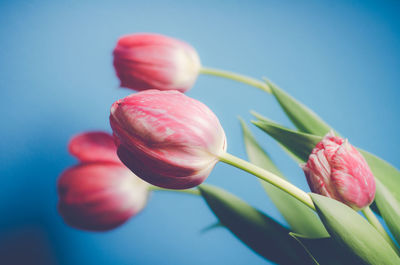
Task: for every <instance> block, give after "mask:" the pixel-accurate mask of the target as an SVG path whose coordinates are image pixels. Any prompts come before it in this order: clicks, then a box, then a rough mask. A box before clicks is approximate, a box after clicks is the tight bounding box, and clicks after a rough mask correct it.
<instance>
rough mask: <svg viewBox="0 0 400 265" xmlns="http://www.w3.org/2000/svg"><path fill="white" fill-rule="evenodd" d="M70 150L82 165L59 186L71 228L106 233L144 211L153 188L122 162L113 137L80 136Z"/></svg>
mask: <svg viewBox="0 0 400 265" xmlns="http://www.w3.org/2000/svg"><path fill="white" fill-rule="evenodd" d="M69 150H70V152H71V153H72V154H73V155H75V156H76V157H77V158H78V159H79V160H80V161H81V164H79V165H77V166H74V167H71V168H69V169H67V170H65V171H64V172H63V173H62V174H61V176H60V178H59V180H58V183H57V188H58V194H59V203H58V209H59V212H60V214H61V216H62V217H63V219H64V221H65V222H66V223H67V224H69V225H71V226H73V227H76V228H79V229H84V230H92V231H104V230H109V229H112V228H115V227H117V226H119V225H121V224H122V223H124V222H125V221H127V220H128V219H129V218H130V217H132V216H134V215H136V214H137V213H138V212H140V211H141V210H142V209H143V207H144V206H145V205H146V202H147V198H148V193H149V184H148V183H146V182H144V181H143V180H141V179H140V178H138V177H137V176H135V175H134V174H133V173H132V172H131V171H130V170H129V169H128V168H126V167H125V166H124V165H123V164H122V163H121V162H120V160H119V159H118V157H117V155H116V147H115V144H114V143H113V141H112V136H111V135H109V134H107V133H103V132H89V133H83V134H79V135H77V136H76V137H74V138H73V139H72V140H71V141H70V144H69Z"/></svg>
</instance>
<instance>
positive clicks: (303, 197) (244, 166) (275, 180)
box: [219, 153, 315, 211]
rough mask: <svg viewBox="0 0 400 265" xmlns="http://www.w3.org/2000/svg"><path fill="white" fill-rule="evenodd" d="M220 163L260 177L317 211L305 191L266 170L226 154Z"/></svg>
mask: <svg viewBox="0 0 400 265" xmlns="http://www.w3.org/2000/svg"><path fill="white" fill-rule="evenodd" d="M219 159H220V161H222V162H224V163H227V164H229V165H232V166H234V167H237V168H239V169H241V170H244V171H246V172H248V173H250V174H253V175H254V176H256V177H258V178H259V179H262V180H264V181H266V182H268V183H271V184H272V185H274V186H275V187H277V188H279V189H281V190H283V191H285V192H287V193H289V194H290V195H292V196H293V197H295V198H296V199H298V200H299V201H301V202H302V203H304V204H305V205H307V206H308V207H310V208H311V209H312V210H314V211H315V206H314V203H313V201H312V200H311V197H310V196H309V195H308V194H307V193H306V192H304V191H303V190H301V189H299V188H297V187H296V186H295V185H293V184H291V183H290V182H288V181H286V180H284V179H282V178H280V177H278V176H277V175H275V174H273V173H271V172H269V171H267V170H264V169H262V168H260V167H258V166H256V165H254V164H251V163H249V162H247V161H245V160H243V159H240V158H238V157H236V156H233V155H231V154H228V153H224V154H222V155H220V156H219Z"/></svg>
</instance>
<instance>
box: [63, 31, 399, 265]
mask: <svg viewBox="0 0 400 265" xmlns="http://www.w3.org/2000/svg"><path fill="white" fill-rule="evenodd" d="M113 55H114V68H115V70H116V74H117V76H118V78H119V79H120V81H121V87H125V88H130V89H133V90H135V91H138V92H136V93H133V94H131V95H129V96H127V97H125V98H123V99H120V100H118V101H116V102H115V103H114V104H113V105H112V106H111V112H110V125H111V128H112V131H113V134H112V135H110V134H108V133H105V132H100V131H97V132H85V133H81V134H79V135H76V136H74V137H73V138H72V139H71V141H70V143H69V146H68V148H69V151H70V153H71V154H72V155H73V156H75V157H76V158H77V159H78V160H79V164H78V165H75V166H73V167H70V168H68V169H67V170H65V171H64V172H63V173H62V174H61V176H60V178H59V180H58V184H57V186H58V194H59V204H58V208H59V212H60V214H61V216H62V217H63V219H64V220H65V222H66V223H67V224H69V225H71V226H73V227H75V228H79V229H84V230H91V231H105V230H110V229H114V228H116V227H118V226H120V225H122V224H123V223H124V222H126V221H127V220H128V219H130V218H131V217H133V216H135V215H136V214H137V213H138V212H140V211H141V210H142V209H143V208H144V206H145V205H146V203H147V198H148V195H149V193H150V192H153V191H158V190H163V191H166V190H167V191H173V192H183V193H188V194H193V195H195V196H201V197H202V198H204V200H205V201H206V203H207V204H208V206H209V208H210V209H211V211H213V213H214V214H215V215H216V217H217V218H218V220H219V223H220V224H221V225H223V226H224V227H226V228H227V229H229V230H230V231H231V232H232V233H233V234H234V235H235V236H236V237H237V238H238V239H240V240H241V241H242V242H243V243H244V244H246V245H247V246H248V247H250V248H251V249H252V250H254V251H255V252H256V253H258V254H259V255H261V256H262V257H264V258H265V259H268V260H271V261H273V262H275V263H277V264H376V265H383V264H390V265H393V264H400V257H399V254H400V248H399V243H400V172H399V171H398V170H397V169H395V168H394V167H393V166H391V165H390V164H388V163H387V162H385V161H384V160H382V159H380V158H378V157H376V156H374V155H372V154H370V153H368V152H366V151H364V150H361V149H358V148H356V147H354V146H352V145H351V144H350V143H349V141H348V140H347V139H343V138H342V137H341V136H340V135H339V134H338V133H337V132H335V131H334V129H333V128H331V127H330V126H329V125H327V124H326V123H325V122H324V121H322V120H321V119H320V118H319V117H318V116H317V115H316V114H315V113H313V112H312V111H311V110H310V109H308V108H307V107H305V106H304V105H302V104H301V103H300V102H298V101H297V100H295V99H294V98H293V97H291V96H290V95H288V94H287V93H286V92H284V91H283V90H282V89H280V88H279V87H278V86H276V85H274V84H272V83H271V82H269V81H268V80H264V81H261V80H256V79H253V78H250V77H247V76H243V75H239V74H236V73H232V72H228V71H222V70H217V69H212V68H205V67H203V66H202V65H201V63H200V59H199V56H198V54H197V52H196V50H195V49H194V48H193V47H192V46H190V45H189V44H187V43H185V42H183V41H180V40H177V39H174V38H170V37H167V36H163V35H157V34H133V35H127V36H124V37H122V38H120V39H119V41H118V42H117V45H116V47H115V49H114V52H113ZM199 74H208V75H215V76H219V77H223V78H229V79H232V80H235V81H238V82H242V83H245V84H247V85H251V86H254V87H257V88H259V89H261V90H263V91H265V92H267V93H270V94H272V96H273V97H275V98H276V100H277V101H278V103H279V104H280V106H281V107H282V109H283V110H284V112H285V113H286V114H287V116H288V117H289V118H290V120H291V121H292V122H293V124H294V126H295V127H296V128H297V130H292V129H288V128H286V127H284V126H282V125H280V124H278V123H275V122H273V121H271V120H269V119H268V118H266V117H263V116H261V115H259V114H256V113H253V114H254V116H255V118H256V121H253V124H254V125H256V126H257V127H258V128H259V129H261V130H262V131H264V132H265V133H267V134H268V135H269V136H271V137H272V138H273V139H275V140H276V141H277V142H278V143H279V144H280V145H281V146H282V148H283V149H284V150H285V151H286V152H287V153H288V154H289V155H290V156H291V157H292V158H293V159H294V160H295V162H296V163H300V165H301V167H302V169H303V171H304V175H305V177H306V179H307V182H308V185H309V187H310V189H311V191H312V193H307V192H304V191H303V190H301V189H299V188H298V187H296V186H295V185H293V184H291V183H290V182H289V181H287V180H286V179H285V177H284V176H283V174H282V173H281V172H280V171H279V169H278V168H277V167H276V166H275V165H274V163H273V162H272V160H271V159H270V157H269V156H268V155H267V153H266V152H265V151H264V150H263V149H262V148H261V147H260V145H259V144H258V142H257V140H256V139H255V138H254V137H253V135H252V133H251V132H250V130H249V128H248V127H247V125H246V123H245V122H244V121H241V125H242V131H243V139H244V143H245V146H246V151H247V154H248V158H249V160H250V162H247V161H246V160H243V159H240V158H238V157H235V156H233V155H231V154H229V153H228V152H227V139H226V137H225V133H224V130H223V128H222V126H221V124H220V122H219V120H218V118H217V117H216V115H215V114H214V113H213V112H212V111H211V110H210V109H209V108H208V107H207V106H206V105H204V104H203V103H201V102H199V101H197V100H195V99H193V98H190V97H188V96H186V95H185V94H184V93H185V92H186V91H187V90H189V89H190V88H191V87H192V85H193V84H194V82H195V81H196V78H197V76H198V75H199ZM219 161H221V162H223V163H227V164H229V165H232V166H234V167H237V168H238V169H240V170H243V171H246V172H248V173H250V174H252V175H254V176H256V177H258V178H259V179H261V182H262V185H263V187H264V189H265V191H266V193H267V194H268V195H269V196H270V198H271V199H272V201H273V203H274V204H275V205H276V207H277V208H278V210H279V211H280V212H281V214H282V215H283V217H284V218H285V220H286V221H287V223H288V226H287V227H286V226H283V225H281V224H280V223H278V222H277V221H275V220H273V219H272V218H271V217H269V216H268V215H267V214H266V213H263V212H261V211H259V210H257V209H255V208H253V207H252V206H250V205H248V204H247V203H246V202H244V201H243V200H241V199H239V198H238V197H236V196H234V195H233V194H230V193H228V192H227V191H225V190H223V189H221V188H219V187H215V186H212V185H208V184H202V183H203V182H204V180H205V179H206V178H207V177H208V176H209V175H210V173H211V172H212V170H213V168H214V166H215V164H216V163H217V162H219ZM371 209H372V210H371ZM359 211H360V212H361V213H362V214H360V213H359ZM377 216H380V217H381V218H382V219H383V221H384V222H385V223H386V226H387V228H388V229H387V230H386V229H385V228H384V227H383V226H382V224H381V222H380V221H379V219H378V217H377ZM389 231H390V232H391V233H390V234H389Z"/></svg>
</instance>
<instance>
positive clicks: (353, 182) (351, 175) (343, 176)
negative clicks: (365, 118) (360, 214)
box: [302, 133, 375, 210]
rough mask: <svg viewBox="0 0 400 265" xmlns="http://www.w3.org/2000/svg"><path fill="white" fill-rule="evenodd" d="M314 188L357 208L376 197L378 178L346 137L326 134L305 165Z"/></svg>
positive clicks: (316, 191)
mask: <svg viewBox="0 0 400 265" xmlns="http://www.w3.org/2000/svg"><path fill="white" fill-rule="evenodd" d="M302 168H303V170H304V173H305V175H306V177H307V182H308V185H309V186H310V188H311V191H312V192H315V193H318V194H321V195H324V196H327V197H331V198H333V199H336V200H338V201H341V202H342V203H344V204H347V205H348V206H350V207H352V208H353V209H355V210H360V209H363V208H365V207H367V206H369V205H370V204H371V203H372V201H373V200H374V197H375V179H374V175H373V174H372V172H371V170H370V168H369V166H368V164H367V162H366V161H365V159H364V157H363V156H362V155H361V154H360V153H359V152H358V151H357V149H355V148H354V147H353V146H352V145H351V144H349V142H348V141H347V140H343V139H342V138H340V137H337V136H334V134H333V133H329V134H327V135H326V136H325V137H324V138H323V139H322V141H321V142H319V143H318V144H317V145H316V146H315V148H314V149H313V150H312V153H311V155H310V156H309V159H308V162H307V163H306V164H304V165H302Z"/></svg>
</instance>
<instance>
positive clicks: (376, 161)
mask: <svg viewBox="0 0 400 265" xmlns="http://www.w3.org/2000/svg"><path fill="white" fill-rule="evenodd" d="M358 151H360V153H361V154H362V155H363V156H364V158H365V160H366V161H367V163H368V165H369V167H370V168H371V171H372V173H374V176H375V177H376V178H378V179H379V180H380V181H381V182H382V184H383V185H384V186H385V187H386V188H387V189H388V190H389V191H390V193H391V194H392V195H393V197H395V198H396V200H397V201H398V202H400V171H398V170H397V169H396V168H394V167H393V166H392V165H390V164H389V163H388V162H386V161H384V160H382V159H380V158H379V157H377V156H375V155H373V154H371V153H368V152H367V151H364V150H361V149H358Z"/></svg>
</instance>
